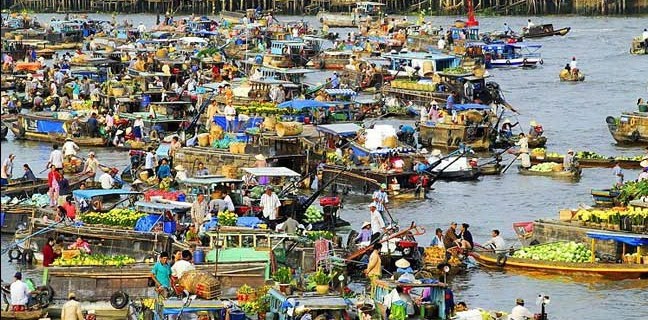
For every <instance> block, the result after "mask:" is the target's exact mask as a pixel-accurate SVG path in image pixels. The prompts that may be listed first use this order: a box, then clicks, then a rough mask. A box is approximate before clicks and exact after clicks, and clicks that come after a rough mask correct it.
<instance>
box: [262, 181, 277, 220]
mask: <svg viewBox="0 0 648 320" xmlns="http://www.w3.org/2000/svg"><path fill="white" fill-rule="evenodd" d="M259 206H260V207H261V210H263V217H264V218H265V219H267V220H269V221H270V222H274V221H275V220H277V219H279V207H281V201H279V197H278V196H277V194H275V193H274V192H273V191H272V187H270V186H267V187H266V190H265V193H264V194H263V195H262V196H261V199H260V200H259ZM273 227H274V226H273Z"/></svg>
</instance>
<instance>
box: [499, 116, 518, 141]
mask: <svg viewBox="0 0 648 320" xmlns="http://www.w3.org/2000/svg"><path fill="white" fill-rule="evenodd" d="M518 124H519V122H516V123H513V124H512V123H511V120H510V119H508V118H507V119H504V123H502V128H501V129H500V134H502V135H503V136H504V137H505V138H506V139H510V138H511V137H512V136H513V127H516V126H517V125H518Z"/></svg>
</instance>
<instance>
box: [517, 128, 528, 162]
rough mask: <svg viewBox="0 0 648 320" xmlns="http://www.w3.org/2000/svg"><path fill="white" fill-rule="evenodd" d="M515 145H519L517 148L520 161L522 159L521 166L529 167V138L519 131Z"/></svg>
mask: <svg viewBox="0 0 648 320" xmlns="http://www.w3.org/2000/svg"><path fill="white" fill-rule="evenodd" d="M515 145H517V146H519V147H520V150H518V154H519V158H520V161H522V167H523V168H530V167H531V158H530V157H529V138H527V137H526V135H524V133H523V132H520V139H519V140H518V142H516V143H515Z"/></svg>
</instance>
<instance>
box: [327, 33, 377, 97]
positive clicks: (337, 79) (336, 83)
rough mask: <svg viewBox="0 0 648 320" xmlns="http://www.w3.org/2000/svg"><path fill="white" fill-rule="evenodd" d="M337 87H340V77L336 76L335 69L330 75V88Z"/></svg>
mask: <svg viewBox="0 0 648 320" xmlns="http://www.w3.org/2000/svg"><path fill="white" fill-rule="evenodd" d="M367 41H369V40H367ZM339 87H340V77H338V74H337V71H334V72H333V75H332V76H331V89H337V88H339Z"/></svg>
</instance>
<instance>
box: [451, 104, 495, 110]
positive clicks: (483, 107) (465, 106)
mask: <svg viewBox="0 0 648 320" xmlns="http://www.w3.org/2000/svg"><path fill="white" fill-rule="evenodd" d="M452 108H453V109H454V110H457V111H464V110H488V109H490V106H487V105H485V104H479V103H465V104H455V105H454V106H453V107H452Z"/></svg>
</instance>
